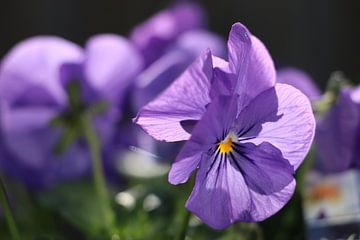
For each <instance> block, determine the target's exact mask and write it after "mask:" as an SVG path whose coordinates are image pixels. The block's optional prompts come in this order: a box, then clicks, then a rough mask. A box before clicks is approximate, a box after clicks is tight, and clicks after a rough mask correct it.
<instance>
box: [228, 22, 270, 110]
mask: <svg viewBox="0 0 360 240" xmlns="http://www.w3.org/2000/svg"><path fill="white" fill-rule="evenodd" d="M228 50H229V68H230V71H231V72H232V73H234V74H235V75H236V77H235V79H234V80H235V81H236V83H234V88H235V91H236V92H237V93H238V94H239V95H240V98H241V99H242V100H241V101H242V103H241V105H242V106H246V105H247V103H248V101H249V99H251V98H254V97H256V96H257V95H258V94H259V93H261V92H263V91H264V90H267V89H269V88H271V87H273V86H274V85H275V81H276V72H275V67H274V63H273V61H272V59H271V56H270V54H269V52H268V51H267V49H266V47H265V46H264V44H263V43H262V42H261V41H260V40H259V39H258V38H256V37H255V36H253V35H251V33H250V32H249V31H248V30H247V29H246V27H245V26H243V25H242V24H240V23H236V24H234V25H233V26H232V28H231V31H230V34H229V40H228Z"/></svg>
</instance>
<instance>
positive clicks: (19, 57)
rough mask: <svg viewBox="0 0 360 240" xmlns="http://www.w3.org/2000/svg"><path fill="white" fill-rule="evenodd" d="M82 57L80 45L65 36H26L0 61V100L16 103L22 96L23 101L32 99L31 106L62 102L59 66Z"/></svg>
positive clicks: (64, 100) (63, 100)
mask: <svg viewBox="0 0 360 240" xmlns="http://www.w3.org/2000/svg"><path fill="white" fill-rule="evenodd" d="M82 60H83V52H82V50H81V48H80V47H78V46H77V45H75V44H73V43H71V42H69V41H67V40H65V39H62V38H59V37H50V36H42V37H33V38H30V39H27V40H25V41H23V42H21V43H19V44H17V45H16V46H15V47H14V48H13V49H12V50H11V51H10V52H9V53H8V54H7V55H6V56H5V58H4V59H3V60H2V63H1V69H0V96H1V99H2V100H5V101H8V102H10V103H16V102H24V101H22V99H23V98H26V102H30V103H32V101H34V104H35V105H39V104H43V105H50V104H52V105H65V102H66V99H67V98H66V93H65V91H64V89H63V87H62V85H61V83H60V73H59V71H60V66H61V65H62V64H64V63H80V62H81V61H82ZM15 83H16V84H15ZM39 96H40V97H39ZM39 99H42V100H41V101H39ZM43 102H44V103H43Z"/></svg>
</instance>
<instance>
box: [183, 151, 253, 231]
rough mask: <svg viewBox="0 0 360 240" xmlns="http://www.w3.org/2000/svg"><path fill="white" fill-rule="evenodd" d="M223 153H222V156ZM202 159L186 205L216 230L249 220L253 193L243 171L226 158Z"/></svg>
mask: <svg viewBox="0 0 360 240" xmlns="http://www.w3.org/2000/svg"><path fill="white" fill-rule="evenodd" d="M221 156H222V155H221ZM206 160H208V161H201V165H200V167H199V170H198V173H197V175H196V180H195V186H194V189H193V191H192V193H191V195H190V197H189V199H188V201H187V202H186V208H187V209H188V210H189V211H191V212H193V213H194V214H195V215H196V216H198V217H199V218H200V219H201V220H202V221H203V222H205V223H206V224H207V225H209V226H211V227H213V228H215V229H223V228H226V227H228V226H229V225H230V224H232V223H234V222H235V221H237V220H240V219H248V218H249V215H250V212H249V211H250V210H251V201H250V193H249V191H248V187H247V186H246V183H245V180H244V177H243V176H242V174H241V173H240V172H239V171H238V170H237V169H236V168H234V167H233V166H232V165H231V164H230V163H229V161H226V160H225V159H224V158H220V157H219V158H218V159H213V161H214V164H211V163H212V161H210V159H206Z"/></svg>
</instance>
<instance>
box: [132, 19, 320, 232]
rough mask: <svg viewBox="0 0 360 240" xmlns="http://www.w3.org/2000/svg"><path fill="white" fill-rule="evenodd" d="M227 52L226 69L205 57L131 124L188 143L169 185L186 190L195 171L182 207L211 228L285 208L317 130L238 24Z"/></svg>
mask: <svg viewBox="0 0 360 240" xmlns="http://www.w3.org/2000/svg"><path fill="white" fill-rule="evenodd" d="M228 51H229V58H228V59H229V61H228V62H226V61H224V60H222V59H220V58H217V57H215V56H212V55H211V52H210V51H207V52H206V53H205V54H204V55H202V56H201V57H199V58H198V59H197V60H196V61H195V62H194V63H193V64H192V65H191V66H190V67H189V68H188V69H187V70H186V71H185V72H184V73H183V74H182V75H181V76H180V77H179V78H178V79H177V80H176V81H175V82H174V83H173V84H172V85H171V86H170V87H169V88H167V89H166V90H165V91H164V92H163V93H162V94H161V95H160V96H159V97H158V98H156V99H155V100H154V101H152V102H150V103H149V104H147V105H146V106H145V107H143V108H142V109H141V111H140V112H139V114H138V116H137V117H136V119H135V122H136V123H137V124H139V125H140V126H141V127H142V128H143V129H144V130H145V131H146V132H147V133H149V134H150V135H151V136H153V137H154V138H156V139H158V140H165V141H170V142H171V141H180V140H188V141H187V142H186V143H185V145H184V147H183V149H182V151H181V152H180V154H179V155H178V157H177V159H176V160H175V162H174V163H173V165H172V167H171V170H170V173H169V181H170V182H171V183H172V184H179V183H184V182H186V181H187V180H188V178H189V176H190V175H191V174H192V172H193V171H194V170H195V169H197V168H198V171H197V176H196V182H195V186H194V189H193V192H192V193H191V196H190V198H189V199H188V201H187V203H186V207H187V208H188V209H189V210H190V211H192V212H194V213H195V214H196V215H197V216H198V217H200V218H201V219H202V220H203V221H204V222H205V223H207V224H208V225H210V226H212V227H214V228H217V229H221V228H225V227H227V226H229V225H230V224H231V223H233V222H235V221H261V220H263V219H265V218H267V217H269V216H271V215H273V214H274V213H276V212H277V211H278V210H279V209H281V208H282V207H283V206H284V205H285V203H286V202H287V201H288V200H289V199H290V197H291V196H292V193H293V191H294V188H295V180H294V178H293V174H294V169H297V168H298V167H299V165H300V164H301V162H302V161H303V159H304V157H305V155H306V154H307V152H308V150H309V147H310V144H311V142H312V138H313V135H314V128H315V121H314V116H313V113H312V110H311V106H310V103H309V100H308V99H307V98H306V97H305V96H304V95H303V94H302V93H301V92H300V91H298V90H296V89H295V88H293V87H291V86H289V85H286V84H275V81H276V73H275V69H274V65H273V62H272V59H271V57H270V55H269V53H268V52H267V50H266V48H265V46H264V45H263V44H262V43H261V42H260V40H258V39H257V38H256V37H254V36H252V35H251V34H250V33H249V32H248V30H247V29H246V28H245V27H244V26H243V25H241V24H239V23H237V24H234V25H233V27H232V29H231V32H230V35H229V41H228ZM191 127H193V130H192V131H191ZM190 131H191V133H190Z"/></svg>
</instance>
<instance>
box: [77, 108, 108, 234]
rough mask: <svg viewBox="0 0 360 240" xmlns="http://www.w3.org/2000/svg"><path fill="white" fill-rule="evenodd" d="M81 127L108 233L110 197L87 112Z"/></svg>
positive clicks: (97, 140) (94, 133) (98, 148)
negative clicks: (89, 153) (87, 147)
mask: <svg viewBox="0 0 360 240" xmlns="http://www.w3.org/2000/svg"><path fill="white" fill-rule="evenodd" d="M82 127H83V134H84V136H85V139H86V141H87V144H88V146H89V149H90V152H91V159H92V169H93V178H94V186H95V191H96V194H97V197H98V199H99V204H100V208H101V209H100V210H101V215H102V218H103V221H104V225H105V228H106V230H107V231H108V233H109V234H110V233H111V232H112V230H113V226H114V213H113V212H112V209H111V204H110V199H109V196H108V192H107V189H106V181H105V177H104V170H103V165H102V164H103V161H102V157H101V143H100V140H99V138H98V135H97V133H96V131H95V129H94V127H93V126H92V122H91V117H90V116H89V115H87V114H85V115H84V116H83V117H82Z"/></svg>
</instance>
